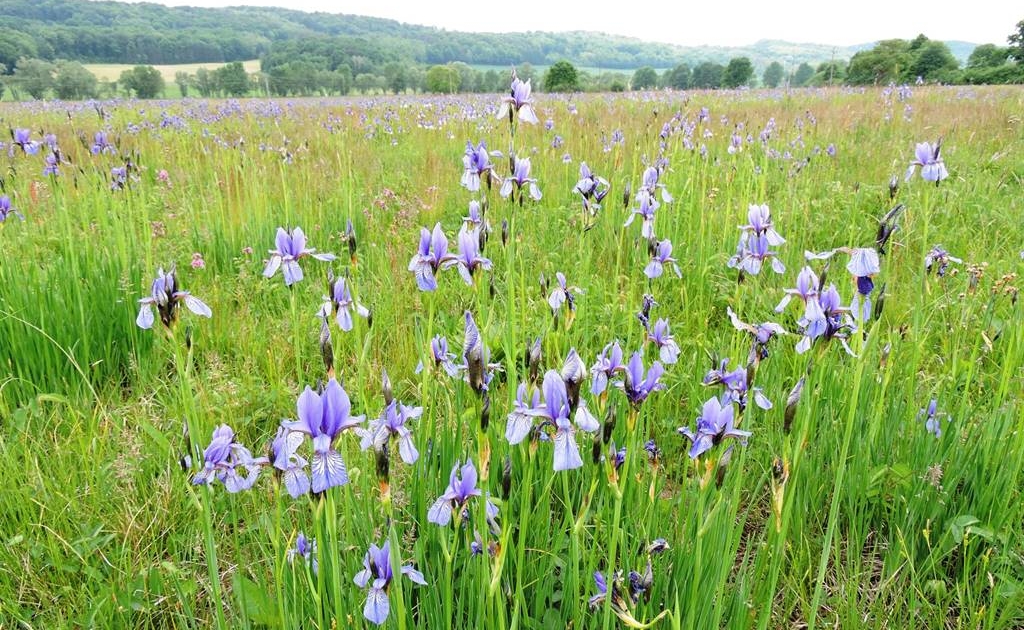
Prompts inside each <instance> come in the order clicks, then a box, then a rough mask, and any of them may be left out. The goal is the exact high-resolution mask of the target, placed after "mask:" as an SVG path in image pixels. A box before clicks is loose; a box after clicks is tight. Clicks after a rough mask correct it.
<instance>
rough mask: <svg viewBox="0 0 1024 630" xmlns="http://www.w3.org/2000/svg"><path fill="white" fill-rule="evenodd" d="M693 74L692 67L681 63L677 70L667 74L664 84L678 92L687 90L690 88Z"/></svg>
mask: <svg viewBox="0 0 1024 630" xmlns="http://www.w3.org/2000/svg"><path fill="white" fill-rule="evenodd" d="M691 74H692V73H691V72H690V66H689V65H687V64H685V63H681V64H679V65H677V66H676V67H675V68H672V69H671V70H668V71H666V72H665V76H664V78H663V79H662V83H664V84H665V87H670V88H673V89H676V90H685V89H687V88H689V87H690V80H691Z"/></svg>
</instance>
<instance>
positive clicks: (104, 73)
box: [84, 59, 260, 86]
mask: <svg viewBox="0 0 1024 630" xmlns="http://www.w3.org/2000/svg"><path fill="white" fill-rule="evenodd" d="M84 65H85V68H86V69H87V70H88V71H89V72H91V73H93V74H94V75H96V78H97V79H99V80H100V81H117V80H118V79H119V78H120V77H121V73H122V72H124V71H125V70H131V69H132V68H133V67H135V66H134V65H133V64H128V63H87V64H84ZM223 65H227V64H223V63H182V64H168V65H154V66H153V67H154V68H156V69H157V70H159V71H160V76H162V77H163V78H164V82H166V83H167V85H169V86H170V85H172V84H173V83H174V75H175V74H177V73H178V72H187V73H189V74H195V73H196V70H198V69H200V68H206V69H207V70H216V69H217V68H219V67H221V66H223ZM242 65H243V66H244V67H245V71H246V72H248V73H253V72H259V70H260V60H259V59H251V60H249V61H243V62H242Z"/></svg>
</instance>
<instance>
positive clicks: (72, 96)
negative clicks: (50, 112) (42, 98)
mask: <svg viewBox="0 0 1024 630" xmlns="http://www.w3.org/2000/svg"><path fill="white" fill-rule="evenodd" d="M54 92H55V93H56V95H57V98H59V99H62V100H65V101H80V100H84V99H87V98H96V96H97V94H98V82H97V81H96V77H95V75H93V73H91V72H89V71H88V70H86V69H85V66H83V65H82V64H80V63H78V62H77V61H58V62H57V74H56V76H55V77H54Z"/></svg>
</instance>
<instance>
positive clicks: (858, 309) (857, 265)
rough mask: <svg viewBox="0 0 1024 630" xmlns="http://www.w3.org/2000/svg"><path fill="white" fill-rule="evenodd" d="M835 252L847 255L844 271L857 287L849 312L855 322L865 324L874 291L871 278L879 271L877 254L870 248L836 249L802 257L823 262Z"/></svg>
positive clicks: (809, 253)
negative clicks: (850, 276)
mask: <svg viewBox="0 0 1024 630" xmlns="http://www.w3.org/2000/svg"><path fill="white" fill-rule="evenodd" d="M837 252H842V253H845V254H849V256H850V260H849V262H847V263H846V270H847V271H849V272H850V275H852V276H853V278H854V280H855V282H856V285H857V293H856V294H855V295H854V296H853V300H852V301H851V302H850V311H851V312H852V313H853V317H854V319H855V320H856V321H858V322H861V323H864V322H867V321H868V319H870V317H871V293H872V292H873V291H874V290H875V282H874V280H873V279H872V278H873V277H874V276H875V275H877V274H878V273H879V272H880V271H881V267H880V264H879V260H878V252H877V251H875V250H874V248H871V247H838V248H836V249H833V250H831V251H827V252H822V253H820V254H815V253H813V252H804V257H805V258H807V259H808V260H825V259H828V258H831V257H832V256H833V255H835V254H836V253H837Z"/></svg>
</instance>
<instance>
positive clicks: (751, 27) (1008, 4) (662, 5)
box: [155, 0, 1024, 46]
mask: <svg viewBox="0 0 1024 630" xmlns="http://www.w3.org/2000/svg"><path fill="white" fill-rule="evenodd" d="M155 1H157V2H160V3H162V4H167V5H173V6H185V5H188V6H202V7H224V6H235V5H239V4H247V5H259V6H287V7H288V8H290V9H299V10H303V11H328V12H331V13H351V14H356V15H372V16H377V17H385V18H391V19H395V20H399V21H402V22H407V23H411V24H425V25H429V26H438V27H442V28H446V29H449V30H459V31H489V32H507V31H530V30H532V31H567V30H585V31H601V32H605V33H613V34H617V35H628V36H632V37H638V38H641V39H644V40H647V41H654V42H669V43H674V44H681V45H684V46H696V45H703V44H709V45H723V46H737V45H743V44H752V43H754V42H755V41H757V40H759V39H784V40H787V41H791V42H810V43H820V44H835V45H850V44H861V43H867V42H872V41H876V40H879V39H889V38H902V39H911V38H913V37H915V36H916V35H917V34H918V33H924V34H925V35H927V36H928V37H929V38H931V39H943V40H952V39H956V40H963V41H968V42H974V43H977V44H984V43H993V44H1000V45H1005V44H1006V38H1007V36H1008V35H1009V34H1010V33H1011V32H1012V31H1013V29H1014V25H1015V24H1016V23H1017V22H1018V21H1020V20H1022V19H1024V5H1021V4H1019V3H1018V2H1014V1H1013V0H973V1H972V0H967V1H964V0H959V1H955V2H954V1H950V0H924V1H921V0H910V1H906V0H857V1H854V2H837V1H835V0H832V1H829V0H760V1H751V0H732V1H731V2H722V1H714V0H710V1H709V0H703V1H692V0H691V1H689V2H687V1H686V0H675V1H672V0H667V1H666V0H661V1H659V2H650V1H648V2H629V1H622V0H619V1H617V2H610V1H608V0H590V1H589V2H578V1H572V2H567V1H564V0H563V1H560V0H474V1H468V0H155Z"/></svg>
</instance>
